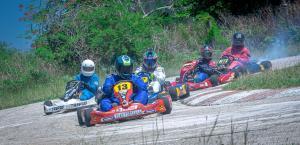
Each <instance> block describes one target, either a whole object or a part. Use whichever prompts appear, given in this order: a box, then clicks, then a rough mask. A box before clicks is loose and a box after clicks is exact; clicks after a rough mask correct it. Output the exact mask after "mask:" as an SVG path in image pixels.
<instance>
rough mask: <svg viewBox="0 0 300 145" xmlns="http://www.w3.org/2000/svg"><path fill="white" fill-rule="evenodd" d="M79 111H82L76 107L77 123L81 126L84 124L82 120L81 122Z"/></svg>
mask: <svg viewBox="0 0 300 145" xmlns="http://www.w3.org/2000/svg"><path fill="white" fill-rule="evenodd" d="M81 112H82V109H81V108H78V109H77V119H78V124H79V125H80V126H83V125H84V122H83V119H82V115H81Z"/></svg>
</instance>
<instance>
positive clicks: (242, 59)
mask: <svg viewBox="0 0 300 145" xmlns="http://www.w3.org/2000/svg"><path fill="white" fill-rule="evenodd" d="M224 55H231V56H233V57H234V60H233V61H232V63H231V64H230V65H229V67H228V69H233V68H234V67H236V66H243V65H244V64H246V63H248V62H249V60H250V51H249V49H248V48H246V47H243V48H234V47H229V48H227V49H226V50H225V51H224V52H223V53H222V57H223V56H224Z"/></svg>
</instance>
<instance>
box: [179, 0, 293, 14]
mask: <svg viewBox="0 0 300 145" xmlns="http://www.w3.org/2000/svg"><path fill="white" fill-rule="evenodd" d="M286 2H294V0H287V1H286ZM281 3H282V0H272V1H270V0H243V1H237V0H178V1H176V2H175V8H176V10H177V13H178V15H179V16H181V17H182V16H183V17H188V16H197V15H198V14H200V13H202V12H208V13H209V14H211V15H213V16H214V17H217V16H218V15H219V14H221V13H224V12H230V13H232V14H234V15H245V14H249V13H253V12H256V10H257V9H260V8H264V7H266V6H278V5H280V4H281Z"/></svg>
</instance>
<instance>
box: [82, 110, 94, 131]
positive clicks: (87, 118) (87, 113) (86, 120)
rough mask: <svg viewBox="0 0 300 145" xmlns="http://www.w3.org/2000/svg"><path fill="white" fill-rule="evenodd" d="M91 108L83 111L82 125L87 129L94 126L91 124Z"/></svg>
mask: <svg viewBox="0 0 300 145" xmlns="http://www.w3.org/2000/svg"><path fill="white" fill-rule="evenodd" d="M92 111H93V109H92V108H87V109H85V110H84V123H85V125H86V126H87V127H90V126H94V125H95V124H91V112H92Z"/></svg>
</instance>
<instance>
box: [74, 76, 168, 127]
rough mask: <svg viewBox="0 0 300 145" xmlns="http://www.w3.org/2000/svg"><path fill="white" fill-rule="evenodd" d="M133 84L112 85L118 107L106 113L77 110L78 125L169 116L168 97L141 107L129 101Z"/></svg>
mask: <svg viewBox="0 0 300 145" xmlns="http://www.w3.org/2000/svg"><path fill="white" fill-rule="evenodd" d="M133 89H134V87H133V83H132V82H131V81H120V82H118V83H117V84H115V85H114V87H113V91H114V95H115V96H116V97H117V98H118V99H119V101H120V105H118V106H114V107H113V108H112V109H111V110H110V111H108V112H102V111H99V109H98V108H82V109H78V110H77V117H78V123H79V125H81V126H82V125H86V126H87V127H89V126H94V125H95V124H100V123H108V122H115V121H125V120H130V119H137V118H141V117H143V116H145V115H149V114H153V113H161V114H169V113H171V111H172V100H171V97H170V96H169V95H165V96H159V97H158V98H157V100H155V101H154V102H153V103H150V104H147V105H143V104H141V103H134V102H133V101H132V100H131V96H132V95H133Z"/></svg>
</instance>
